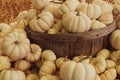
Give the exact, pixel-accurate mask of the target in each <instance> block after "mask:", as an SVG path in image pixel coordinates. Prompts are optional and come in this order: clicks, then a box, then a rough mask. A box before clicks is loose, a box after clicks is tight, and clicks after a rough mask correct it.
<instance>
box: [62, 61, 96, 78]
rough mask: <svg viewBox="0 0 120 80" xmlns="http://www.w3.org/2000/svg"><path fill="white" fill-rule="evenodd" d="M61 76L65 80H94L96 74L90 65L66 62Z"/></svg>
mask: <svg viewBox="0 0 120 80" xmlns="http://www.w3.org/2000/svg"><path fill="white" fill-rule="evenodd" d="M60 75H61V78H62V79H63V80H94V78H95V76H96V72H95V69H94V67H93V66H92V65H91V64H89V63H86V62H78V63H77V62H75V61H66V62H64V63H63V65H62V66H61V69H60Z"/></svg>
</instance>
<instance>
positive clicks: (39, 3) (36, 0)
mask: <svg viewBox="0 0 120 80" xmlns="http://www.w3.org/2000/svg"><path fill="white" fill-rule="evenodd" d="M49 3H50V0H32V6H33V7H34V8H35V9H37V10H40V11H41V10H42V9H43V8H44V7H45V6H46V5H48V4H49Z"/></svg>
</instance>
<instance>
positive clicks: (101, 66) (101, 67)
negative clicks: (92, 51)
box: [90, 57, 106, 74]
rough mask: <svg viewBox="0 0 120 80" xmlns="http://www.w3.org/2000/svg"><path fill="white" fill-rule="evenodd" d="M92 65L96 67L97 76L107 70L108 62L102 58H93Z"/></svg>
mask: <svg viewBox="0 0 120 80" xmlns="http://www.w3.org/2000/svg"><path fill="white" fill-rule="evenodd" d="M90 63H91V64H92V65H93V66H94V68H95V70H96V73H97V74H100V73H102V72H104V71H105V69H106V61H105V59H104V58H102V57H96V58H92V59H91V60H90Z"/></svg>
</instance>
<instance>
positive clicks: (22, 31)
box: [11, 28, 27, 36]
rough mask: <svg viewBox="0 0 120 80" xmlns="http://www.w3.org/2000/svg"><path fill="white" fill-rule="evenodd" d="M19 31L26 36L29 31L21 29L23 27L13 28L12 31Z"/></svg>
mask: <svg viewBox="0 0 120 80" xmlns="http://www.w3.org/2000/svg"><path fill="white" fill-rule="evenodd" d="M14 31H15V32H19V33H24V34H25V35H26V36H27V33H26V31H25V30H24V29H21V28H14V29H12V30H11V32H14Z"/></svg>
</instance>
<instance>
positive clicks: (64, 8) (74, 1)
mask: <svg viewBox="0 0 120 80" xmlns="http://www.w3.org/2000/svg"><path fill="white" fill-rule="evenodd" d="M78 5H79V1H78V0H67V1H65V2H64V3H63V4H62V5H61V6H60V7H59V9H57V11H56V14H57V18H59V19H61V18H62V16H63V15H64V14H65V13H66V12H69V11H75V10H76V9H77V6H78Z"/></svg>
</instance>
